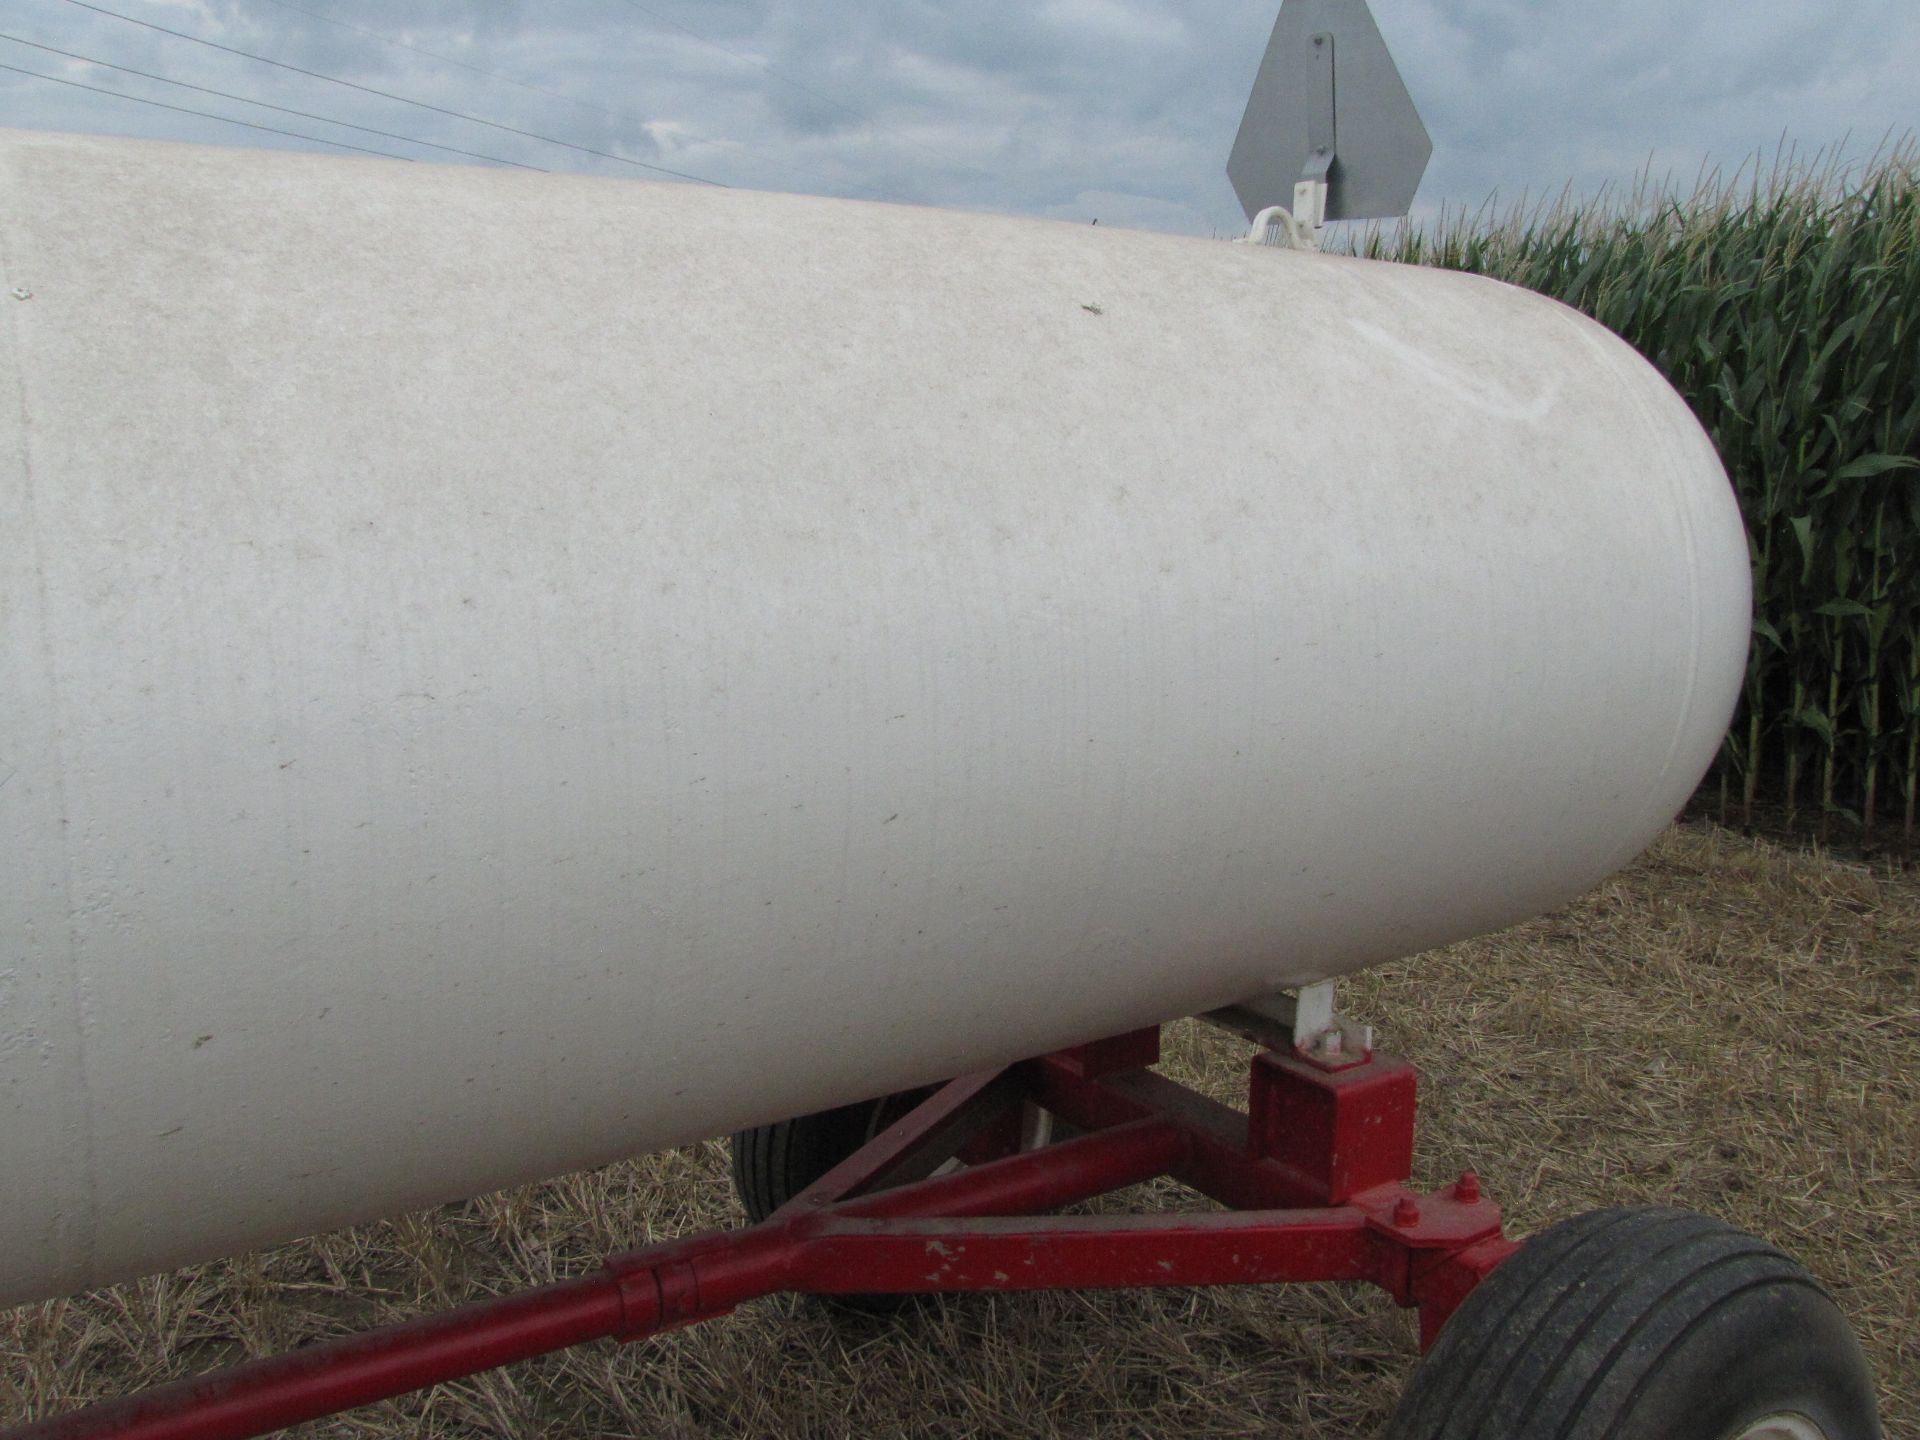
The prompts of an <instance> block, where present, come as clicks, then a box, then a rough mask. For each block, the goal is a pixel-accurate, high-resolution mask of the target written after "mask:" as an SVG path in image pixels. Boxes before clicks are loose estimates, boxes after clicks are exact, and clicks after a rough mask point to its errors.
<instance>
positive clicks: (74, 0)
mask: <svg viewBox="0 0 1920 1440" xmlns="http://www.w3.org/2000/svg"><path fill="white" fill-rule="evenodd" d="M67 4H69V5H77V6H79V7H80V8H81V9H82V10H91V11H92V12H93V13H94V14H96V15H105V16H107V17H108V18H109V19H113V20H122V21H125V22H126V23H127V24H129V25H138V26H140V27H141V28H142V29H144V30H154V31H157V32H159V33H160V34H162V35H171V36H173V37H174V38H175V39H177V40H189V41H191V42H192V43H194V44H195V45H204V46H206V47H207V48H208V49H210V50H219V51H221V52H223V53H224V54H228V55H238V56H239V57H240V58H241V59H243V60H254V61H258V62H259V63H260V64H262V65H271V66H273V67H274V68H275V69H277V70H289V71H292V72H293V73H294V74H296V75H305V76H307V77H309V78H310V79H314V80H325V81H327V82H328V83H329V84H332V85H344V86H346V87H347V88H348V89H349V90H358V91H360V92H362V93H363V94H367V95H377V96H379V97H380V98H381V99H382V100H397V101H399V102H400V103H401V104H403V105H413V106H417V107H418V108H420V109H422V110H431V111H433V112H434V113H435V114H437V115H450V116H452V117H453V118H454V119H456V120H465V121H468V122H469V123H471V124H474V125H485V126H487V127H488V128H489V129H493V130H502V131H505V132H506V133H507V134H509V135H521V136H524V137H526V138H527V139H529V140H538V141H541V142H542V143H543V144H547V145H558V146H560V147H561V148H562V149H565V150H577V151H579V152H580V153H581V154H582V155H595V156H598V157H599V158H600V159H602V160H615V161H618V162H619V163H620V164H622V165H631V166H633V167H634V168H635V169H638V170H651V171H653V172H654V173H655V174H659V175H671V176H673V177H674V178H675V179H676V180H692V181H695V182H696V183H698V184H702V185H713V186H717V187H718V188H720V189H722V190H724V189H726V188H728V187H727V186H725V185H722V184H721V183H720V182H719V181H718V180H709V179H707V177H706V176H704V175H691V174H688V173H687V172H686V171H684V170H670V169H668V168H667V167H666V166H665V165H649V164H648V163H647V162H646V161H644V160H633V159H630V158H628V157H627V156H625V155H615V154H614V153H613V152H612V151H609V150H595V149H594V148H593V147H592V146H589V145H576V144H574V143H573V142H572V141H571V140H560V139H556V138H555V137H554V136H552V135H542V134H539V133H538V132H536V131H533V130H522V129H520V128H518V127H517V126H513V125H503V124H502V123H501V122H500V121H498V120H486V119H482V118H481V117H480V116H478V115H469V114H467V113H465V112H464V111H461V110H449V109H447V108H446V107H445V106H442V105H430V104H428V103H427V102H426V101H425V100H414V99H411V98H409V97H408V96H405V95H395V94H394V93H393V92H392V91H389V90H376V89H375V88H374V87H373V86H371V85H362V84H360V83H359V82H358V81H357V80H342V79H341V78H340V77H339V76H338V75H326V74H322V73H321V72H320V71H318V70H308V69H306V68H304V67H302V66H299V65H293V64H289V63H288V62H287V61H285V60H275V59H273V58H271V57H270V56H266V55H256V54H254V53H253V52H252V51H250V50H237V49H235V48H234V47H233V46H231V45H222V44H220V43H219V42H218V41H216V40H204V39H202V38H201V37H200V36H198V35H189V34H188V33H187V32H186V31H184V30H171V29H169V28H168V27H166V26H165V25H156V24H154V23H153V22H152V21H151V20H140V19H136V18H135V17H134V16H132V15H122V14H121V13H120V12H119V11H117V10H109V9H107V8H106V7H105V6H102V5H94V4H90V3H89V0H67Z"/></svg>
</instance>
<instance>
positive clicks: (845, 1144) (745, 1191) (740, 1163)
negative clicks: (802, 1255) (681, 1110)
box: [728, 1087, 933, 1225]
mask: <svg viewBox="0 0 1920 1440" xmlns="http://www.w3.org/2000/svg"><path fill="white" fill-rule="evenodd" d="M932 1093H933V1087H928V1088H926V1089H922V1090H906V1091H902V1092H901V1093H900V1094H898V1095H885V1096H882V1097H881V1098H880V1099H878V1100H861V1101H858V1102H856V1103H855V1104H852V1105H842V1106H840V1107H839V1108H838V1109H835V1110H822V1111H819V1112H818V1113H816V1114H813V1115H800V1116H796V1117H795V1118H794V1119H792V1120H781V1121H777V1122H776V1123H774V1124H772V1125H756V1126H754V1127H753V1128H752V1129H750V1130H736V1131H734V1133H733V1135H732V1137H731V1138H730V1139H729V1140H728V1146H729V1148H730V1149H731V1150H732V1152H733V1193H734V1194H735V1195H736V1196H737V1197H738V1198H739V1200H740V1208H741V1209H743V1210H745V1211H746V1212H747V1218H748V1219H749V1220H752V1221H753V1222H754V1223H755V1224H756V1225H757V1224H759V1222H760V1221H762V1220H764V1219H766V1218H767V1217H768V1216H769V1215H771V1214H773V1212H774V1211H776V1210H778V1209H779V1208H780V1207H781V1206H782V1205H784V1204H786V1203H787V1202H788V1201H789V1200H791V1199H792V1198H793V1197H794V1196H796V1195H798V1194H799V1193H800V1192H801V1191H802V1190H804V1189H806V1188H807V1187H808V1186H809V1185H811V1184H812V1183H813V1182H814V1181H816V1180H818V1179H819V1178H820V1177H821V1176H822V1175H824V1174H826V1173H827V1171H829V1170H831V1169H832V1168H833V1167H834V1166H836V1165H838V1164H839V1163H840V1162H841V1161H842V1160H844V1159H846V1158H847V1157H848V1156H849V1155H851V1154H853V1152H854V1151H856V1150H858V1149H859V1148H860V1147H861V1146H862V1145H864V1144H866V1143H867V1141H869V1140H871V1139H872V1138H873V1137H874V1136H875V1135H878V1134H879V1133H880V1132H881V1131H882V1130H884V1129H886V1127H887V1126H889V1125H891V1124H893V1123H894V1122H895V1121H896V1120H898V1119H899V1118H900V1117H901V1116H903V1115H905V1114H906V1113H907V1112H908V1111H909V1110H911V1109H912V1108H913V1107H914V1106H916V1105H918V1104H919V1103H920V1102H921V1101H922V1100H924V1099H926V1098H927V1096H929V1095H931V1094H932Z"/></svg>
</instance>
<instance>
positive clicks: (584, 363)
mask: <svg viewBox="0 0 1920 1440" xmlns="http://www.w3.org/2000/svg"><path fill="white" fill-rule="evenodd" d="M0 267H3V269H4V275H3V276H0V536H4V537H5V544H4V546H3V547H0V624H4V637H3V640H0V946H4V949H0V1152H3V1155H0V1303H10V1302H19V1301H25V1300H31V1299H34V1298H36V1297H41V1296H51V1295H56V1294H61V1293H65V1292H70V1291H73V1290H76V1289H79V1288H81V1287H83V1286H90V1285H94V1284H99V1283H103V1282H109V1281H114V1280H118V1279H122V1278H125V1277H129V1276H132V1275H136V1274H139V1273H143V1272H148V1271H152V1270H155V1269H159V1268H163V1267H166V1266H171V1265H174V1264H177V1263H182V1262H188V1261H193V1260H197V1259H201V1258H205V1257H210V1256H214V1255H217V1254H224V1253H231V1252H235V1251H239V1250H242V1249H245V1248H248V1247H251V1246H255V1245H257V1244H260V1243H263V1242H270V1241H277V1240H283V1239H288V1238H291V1237H294V1236H297V1235H301V1234H305V1233H309V1232H312V1231H315V1230H318V1229H322V1228H325V1227H329V1226H333V1225H337V1224H341V1223H344V1222H348V1221H354V1220H362V1219H367V1218H372V1217H377V1216H382V1215H386V1214H391V1213H394V1212H397V1211H399V1210H402V1209H404V1208H406V1207H409V1206H414V1205H419V1204H423V1203H428V1202H435V1201H441V1200H446V1199H450V1198H453V1197H457V1196H462V1195H467V1194H472V1193H476V1192H479V1191H483V1190H486V1189H489V1188H492V1187H497V1186H502V1185H507V1184H511V1183H515V1182H520V1181H525V1180H528V1179H531V1178H534V1177H538V1176H544V1175H548V1174H553V1173H556V1172H560V1171H563V1170H567V1169H570V1168H575V1167H580V1166H586V1165H592V1164H595V1163H597V1162H602V1161H607V1160H611V1159H614V1158H616V1157H619V1156H623V1155H628V1154H632V1153H636V1152H640V1151H644V1150H647V1149H650V1148H656V1147H659V1146H663V1145H667V1144H671V1143H676V1142H681V1141H686V1140H690V1139H694V1138H698V1137H704V1136H708V1135H712V1134H717V1133H720V1132H723V1131H725V1130H728V1129H730V1128H733V1127H737V1126H741V1125H746V1124H750V1123H759V1122H764V1121H767V1120H770V1119H774V1118H777V1117H782V1116H787V1115H792V1114H797V1113H801V1112H806V1111H812V1110H817V1109H821V1108H823V1107H825V1106H828V1105H830V1104H836V1103H841V1102H845V1101H850V1100H853V1099H856V1098H862V1097H867V1096H872V1095H875V1094H880V1093H885V1092H888V1091H892V1090H896V1089H899V1088H902V1087H904V1086H908V1085H911V1084H916V1083H919V1082H923V1081H928V1080H932V1079H936V1078H939V1077H943V1076H948V1075H952V1074H955V1073H960V1072H965V1071H969V1070H972V1069H975V1068H977V1067H980V1066H982V1065H985V1064H989V1063H994V1062H999V1061H1005V1060H1011V1059H1015V1058H1018V1057H1021V1056H1025V1055H1029V1054H1034V1053H1038V1052H1041V1051H1044V1050H1047V1049H1049V1048H1050V1047H1055V1046H1059V1045H1062V1044H1066V1043H1072V1042H1077V1041H1081V1040H1086V1039H1089V1038H1092V1037H1096V1036H1100V1035H1103V1034H1109V1033H1113V1032H1117V1031H1121V1030H1125V1029H1127V1028H1129V1027H1132V1026H1136V1025H1140V1024H1145V1023H1150V1022H1154V1021H1160V1020H1165V1019H1169V1018H1171V1017H1175V1016H1179V1015H1185V1014H1189V1013H1192V1012H1195V1011H1200V1010H1204V1009H1207V1008H1209V1007H1212V1006H1217V1005H1221V1004H1224V1003H1227V1002H1230V1001H1234V1000H1238V999H1241V998H1244V997H1247V996H1249V995H1251V994H1253V993H1255V992H1259V991H1263V990H1266V989H1268V988H1271V987H1275V986H1280V985H1286V984H1292V983H1299V982H1305V981H1309V980H1312V979H1315V978H1318V977H1325V976H1331V975H1337V974H1340V973H1342V972H1345V971H1350V970H1353V969H1355V968H1357V967H1360V966H1364V965H1368V964H1371V963H1374V962H1378V961H1382V960H1386V959H1388V958H1390V957H1395V956H1401V955H1405V954H1409V953H1412V952H1415V951H1418V950H1420V949H1423V948H1425V947H1428V946H1432V945H1435V944H1439V943H1441V942H1444V941H1450V940H1455V939H1458V938H1461V937H1465V936H1469V935H1473V934H1475V933H1478V932H1484V931H1487V930H1490V929H1494V928H1497V927H1499V926H1502V925H1505V924H1508V923H1510V922H1512V921H1515V920H1518V919H1520V918H1522V917H1525V916H1529V915H1532V914H1534V913H1536V912H1538V911H1540V910H1542V909H1544V908H1547V907H1550V906H1553V905H1556V904H1558V903H1560V902H1562V901H1565V900H1567V899H1568V898H1570V897H1572V896H1574V895H1576V894H1578V893H1579V892H1580V891H1582V890H1583V889H1585V888H1586V887H1588V886H1591V885H1592V884H1594V883H1595V882H1596V881H1597V880H1599V879H1600V878H1601V877H1603V876H1605V875H1606V874H1607V873H1608V872H1610V871H1611V870H1613V869H1615V868H1616V867H1617V866H1619V865H1620V864H1622V863H1623V862H1624V861H1626V860H1627V859H1628V858H1629V857H1631V856H1632V855H1633V854H1634V853H1635V852H1636V851H1638V850H1639V849H1640V848H1641V847H1642V846H1643V845H1645V844H1646V843H1647V841H1648V840H1650V839H1651V838H1652V837H1653V836H1654V835H1655V834H1656V832H1657V831H1658V830H1659V829H1660V828H1661V827H1662V826H1663V825H1664V824H1665V823H1666V821H1667V820H1668V819H1669V818H1670V817H1671V816H1672V815H1673V814H1674V812H1675V811H1676V810H1677V809H1678V808H1679V807H1680V806H1681V804H1682V803H1683V802H1684V801H1685V799H1686V798H1687V796H1688V794H1689V792H1690V791H1691V790H1692V789H1693V787H1694V785H1695V784H1696V782H1697V781H1698V780H1699V778H1700V776H1701V773H1702V771H1703V770H1704V769H1705V767H1706V766H1707V764H1708V762H1709V761H1710V759H1711V758H1712V756H1713V754H1714V751H1715V748H1716V746H1717V745H1718V743H1719V739H1720V736H1721V733H1722V730H1723V727H1724V726H1725V724H1726V722H1727V719H1728V715H1729V712H1730V710H1731V708H1732V705H1733V700H1734V696H1735V692H1736V689H1737V687H1738V684H1739V680H1740V676H1741V671H1742V665H1743V657H1744V655H1745V651H1746V643H1747V630H1748V579H1747V555H1746V547H1745V541H1744V538H1743V534H1742V530H1741V526H1740V522H1739V517H1738V515H1737V513H1736V511H1735V506H1734V502H1733V499H1732V496H1731V494H1730V492H1729V488H1728V485H1727V482H1726V479H1725V476H1724V474H1723V473H1722V471H1721V469H1720V466H1719V464H1718V461H1717V460H1716V458H1715V455H1714V452H1713V449H1712V447H1711V445H1710V444H1709V442H1708V440H1707V438H1706V436H1705V435H1703V434H1702V432H1701V430H1700V428H1699V426H1698V425H1697V424H1696V423H1695V421H1694V419H1693V416H1692V415H1691V414H1690V413H1689V412H1688V410H1687V407H1686V406H1685V405H1684V404H1683V403H1682V402H1681V400H1680V399H1679V398H1678V397H1677V396H1676V395H1675V394H1674V393H1673V392H1672V391H1671V390H1670V389H1669V388H1668V387H1667V386H1666V385H1665V383H1664V382H1663V381H1662V380H1661V379H1660V377H1659V376H1658V375H1656V374H1655V372H1654V371H1653V370H1652V369H1651V368H1649V367H1648V366H1647V365H1646V364H1645V363H1643V362H1642V361H1641V360H1640V359H1639V358H1638V357H1637V356H1636V355H1634V354H1633V352H1632V351H1631V350H1630V349H1629V348H1628V347H1627V346H1626V345H1624V344H1623V343H1621V342H1620V341H1619V340H1617V339H1615V338H1614V337H1613V336H1611V335H1610V334H1608V333H1607V332H1606V331H1604V330H1603V329H1601V328H1600V327H1599V326H1597V325H1595V324H1592V323H1590V322H1588V321H1587V320H1585V319H1582V318H1581V317H1580V316H1578V315H1576V314H1574V313H1573V312H1572V311H1570V310H1567V309H1565V308H1562V307H1561V306H1559V305H1556V304H1553V303H1551V302H1549V301H1546V300H1543V299H1540V298H1538V297H1535V296H1532V295H1528V294H1525V293H1522V292H1520V291H1518V290H1514V289H1510V288H1507V287H1505V286H1502V285H1498V284H1494V283H1492V282H1489V281H1486V280H1480V279H1474V278H1469V277H1465V276H1461V275H1455V274H1444V273H1439V272H1436V271H1430V270H1420V269H1409V268H1403V267H1398V266H1393V265H1385V264H1378V263H1369V262H1363V261H1359V260H1354V259H1349V258H1340V257H1335V256H1326V255H1313V254H1304V253H1296V252H1290V251H1283V250H1278V249H1268V248H1261V247H1256V246H1248V245H1233V244H1226V243H1221V242H1217V241H1206V240H1196V239H1184V238H1175V237H1168V236H1163V235H1151V234H1138V233H1127V232H1124V231H1115V230H1111V229H1108V228H1106V227H1104V226H1103V227H1100V228H1098V229H1092V228H1087V227H1080V226H1072V225H1065V224H1055V223H1048V222H1038V221H1033V220H1025V219H1012V218H1005V217H998V216H989V215H973V214H950V213H942V212H938V211H934V210H928V209H915V208H906V207H893V206H884V205H873V204H858V203H851V202H846V201H838V200H821V199H813V198H804V197H797V196H774V195H760V194H750V193H743V192H738V191H727V190H720V189H709V188H701V187H694V186H673V185H658V184H646V183H633V182H627V181H611V180H600V179H586V178H558V177H546V176H526V175H520V174H513V173H506V172H502V171H493V170H480V169H462V168H439V167H434V166H429V165H401V164H392V163H385V162H377V161H375V162H368V161H361V160H350V159H332V158H318V157H313V156H300V155H289V154H268V153H249V152H244V151H238V150H229V149H200V148H193V147H181V146H167V145H157V144H146V143H131V142H125V141H119V140H106V139H93V138H76V137H63V136H54V135H45V134H13V135H8V136H6V137H5V138H4V139H3V140H0Z"/></svg>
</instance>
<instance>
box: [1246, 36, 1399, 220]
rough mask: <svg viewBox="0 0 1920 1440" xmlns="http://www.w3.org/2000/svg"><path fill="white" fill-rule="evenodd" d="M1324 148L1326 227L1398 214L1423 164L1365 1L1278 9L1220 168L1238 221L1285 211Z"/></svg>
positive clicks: (1395, 78) (1390, 59)
mask: <svg viewBox="0 0 1920 1440" xmlns="http://www.w3.org/2000/svg"><path fill="white" fill-rule="evenodd" d="M1329 144H1330V145H1331V148H1332V151H1333V158H1332V168H1331V170H1330V171H1329V172H1328V175H1327V182H1328V189H1327V215H1326V218H1327V219H1329V220H1377V219H1387V218H1390V217H1392V216H1396V215H1404V214H1406V213H1407V210H1408V208H1409V207H1410V206H1411V205H1412V204H1413V195H1414V192H1415V191H1416V190H1418V189H1419V188H1420V177H1421V176H1422V175H1424V174H1425V173H1426V169H1427V161H1428V159H1430V158H1431V157H1432V155H1433V141H1432V140H1430V139H1429V138H1428V137H1427V127H1426V126H1425V125H1423V124H1421V123H1420V112H1419V111H1417V110H1415V109H1414V107H1413V97H1412V96H1411V95H1409V94H1407V87H1406V84H1405V82H1404V81H1402V80H1401V78H1400V72H1399V70H1398V69H1396V68H1395V66H1394V63H1393V57H1392V56H1391V55H1389V54H1388V53H1387V42H1386V41H1385V40H1383V39H1381V38H1380V27H1379V26H1377V25H1375V24H1374V23H1373V14H1372V12H1371V11H1369V10H1368V9H1367V0H1285V3H1283V4H1282V5H1281V7H1280V18H1279V19H1278V20H1276V21H1275V22H1274V26H1273V38H1272V39H1270V40H1268V41H1267V53H1266V58H1265V59H1263V60H1262V61H1261V62H1260V73H1259V74H1258V75H1257V76H1255V77H1254V81H1253V94H1252V95H1250V96H1248V97H1247V112H1246V114H1245V115H1244V116H1242V117H1241V120H1240V133H1239V134H1238V135H1236V136H1235V137H1234V141H1233V154H1232V155H1231V156H1230V157H1229V158H1228V160H1227V178H1228V179H1229V180H1231V181H1233V189H1234V193H1235V194H1237V195H1238V196H1239V197H1240V203H1241V205H1242V206H1244V207H1245V209H1246V212H1247V218H1248V219H1249V220H1251V219H1252V218H1253V217H1254V216H1255V215H1256V214H1258V213H1259V212H1260V211H1261V210H1263V209H1265V208H1266V207H1267V206H1269V205H1287V206H1291V205H1292V203H1293V187H1294V182H1295V181H1298V180H1300V179H1303V178H1306V176H1307V175H1308V172H1309V170H1310V168H1311V167H1312V166H1313V162H1314V159H1315V154H1316V152H1317V151H1318V152H1324V151H1325V150H1326V149H1327V148H1328V146H1329ZM1322 163H1324V155H1323V156H1322Z"/></svg>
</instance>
